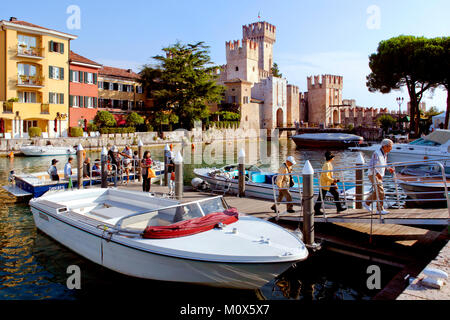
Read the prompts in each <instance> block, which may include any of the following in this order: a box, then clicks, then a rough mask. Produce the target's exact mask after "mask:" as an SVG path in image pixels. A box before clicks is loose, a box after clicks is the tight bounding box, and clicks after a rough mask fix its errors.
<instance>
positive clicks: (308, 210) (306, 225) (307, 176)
mask: <svg viewBox="0 0 450 320" xmlns="http://www.w3.org/2000/svg"><path fill="white" fill-rule="evenodd" d="M302 176H303V190H302V193H303V194H302V198H303V235H304V238H305V245H306V246H307V247H309V248H312V249H317V248H318V244H316V243H314V210H313V202H314V169H313V167H312V166H311V163H310V162H309V160H306V163H305V166H304V167H303V171H302ZM319 192H320V190H319Z"/></svg>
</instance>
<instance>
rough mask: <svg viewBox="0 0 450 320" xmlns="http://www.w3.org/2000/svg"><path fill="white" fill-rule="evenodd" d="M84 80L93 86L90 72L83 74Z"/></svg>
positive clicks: (92, 75) (92, 77)
mask: <svg viewBox="0 0 450 320" xmlns="http://www.w3.org/2000/svg"><path fill="white" fill-rule="evenodd" d="M85 75H86V78H85V81H84V82H85V83H89V84H93V83H94V74H93V73H91V72H85Z"/></svg>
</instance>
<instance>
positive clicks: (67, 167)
mask: <svg viewBox="0 0 450 320" xmlns="http://www.w3.org/2000/svg"><path fill="white" fill-rule="evenodd" d="M72 160H73V158H72V157H69V159H68V160H67V163H66V165H65V166H64V179H67V180H68V179H69V178H70V177H71V176H72Z"/></svg>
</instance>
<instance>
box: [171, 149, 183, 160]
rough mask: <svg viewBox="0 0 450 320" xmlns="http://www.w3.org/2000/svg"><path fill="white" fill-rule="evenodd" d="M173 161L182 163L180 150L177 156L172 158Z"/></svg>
mask: <svg viewBox="0 0 450 320" xmlns="http://www.w3.org/2000/svg"><path fill="white" fill-rule="evenodd" d="M173 162H174V163H183V157H182V156H181V153H180V151H178V153H177V156H176V157H175V159H174V160H173Z"/></svg>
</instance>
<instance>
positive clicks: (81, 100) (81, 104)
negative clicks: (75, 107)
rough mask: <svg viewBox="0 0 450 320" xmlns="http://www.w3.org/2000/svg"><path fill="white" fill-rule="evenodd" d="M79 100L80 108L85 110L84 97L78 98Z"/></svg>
mask: <svg viewBox="0 0 450 320" xmlns="http://www.w3.org/2000/svg"><path fill="white" fill-rule="evenodd" d="M78 100H79V102H78V104H79V107H80V108H83V107H84V105H83V97H82V96H79V97H78Z"/></svg>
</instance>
